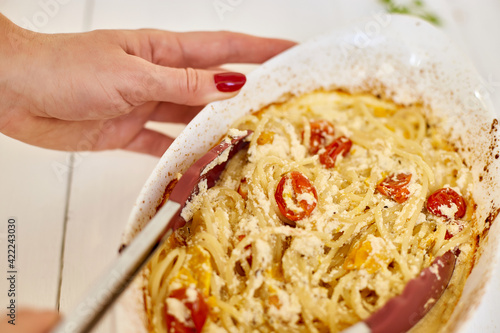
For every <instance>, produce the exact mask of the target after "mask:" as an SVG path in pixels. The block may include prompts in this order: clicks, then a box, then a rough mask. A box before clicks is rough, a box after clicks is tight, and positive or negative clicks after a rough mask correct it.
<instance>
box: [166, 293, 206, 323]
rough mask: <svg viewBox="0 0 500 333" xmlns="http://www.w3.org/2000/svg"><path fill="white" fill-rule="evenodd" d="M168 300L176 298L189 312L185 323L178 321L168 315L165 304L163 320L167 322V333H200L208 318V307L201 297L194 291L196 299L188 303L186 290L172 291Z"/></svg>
mask: <svg viewBox="0 0 500 333" xmlns="http://www.w3.org/2000/svg"><path fill="white" fill-rule="evenodd" d="M169 298H176V299H178V300H179V301H181V302H182V303H184V305H185V306H186V308H187V309H188V310H189V312H190V314H189V317H188V318H186V320H185V322H186V323H184V322H181V321H179V320H178V319H177V318H176V317H174V316H173V315H171V314H169V313H168V305H167V304H165V319H166V322H167V331H168V332H174V333H200V332H201V330H202V329H203V325H205V321H206V320H207V316H208V305H207V303H206V302H205V299H204V298H203V295H202V294H201V293H200V292H199V291H198V290H196V299H195V300H194V301H190V300H189V297H188V295H187V288H180V289H176V290H173V291H172V292H171V293H170V296H169Z"/></svg>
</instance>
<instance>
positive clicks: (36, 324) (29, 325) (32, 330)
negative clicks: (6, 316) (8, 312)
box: [0, 310, 59, 333]
mask: <svg viewBox="0 0 500 333" xmlns="http://www.w3.org/2000/svg"><path fill="white" fill-rule="evenodd" d="M58 321H59V314H58V313H57V312H55V311H33V310H20V311H19V312H18V313H17V316H16V320H15V325H11V324H9V323H7V321H6V320H5V321H4V320H2V322H1V323H0V332H4V333H17V332H19V333H21V332H22V333H49V332H50V330H51V328H53V327H54V326H55V325H56V324H57V322H58Z"/></svg>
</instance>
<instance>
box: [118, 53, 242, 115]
mask: <svg viewBox="0 0 500 333" xmlns="http://www.w3.org/2000/svg"><path fill="white" fill-rule="evenodd" d="M133 75H135V76H136V79H135V80H134V81H135V82H134V84H133V85H130V86H129V87H128V88H125V91H122V92H121V96H122V97H123V98H124V99H125V100H126V101H127V102H128V103H130V104H132V105H141V104H143V103H146V102H149V101H159V102H171V103H175V104H184V105H190V106H194V105H205V104H208V103H211V102H214V101H218V100H222V99H227V98H230V97H233V96H235V95H236V94H237V93H238V92H239V90H240V89H241V88H242V87H243V85H244V84H245V82H246V77H245V75H243V74H240V73H232V72H225V73H221V72H217V71H209V70H202V69H193V68H172V67H163V66H159V65H154V64H151V63H149V62H147V61H142V62H141V64H139V65H138V66H137V68H136V70H135V74H133ZM136 82H137V83H138V84H137V83H136Z"/></svg>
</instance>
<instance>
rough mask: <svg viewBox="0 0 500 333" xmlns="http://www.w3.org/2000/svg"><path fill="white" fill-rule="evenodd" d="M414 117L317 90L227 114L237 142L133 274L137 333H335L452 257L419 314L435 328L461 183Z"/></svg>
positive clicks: (469, 219) (468, 225) (467, 230)
mask: <svg viewBox="0 0 500 333" xmlns="http://www.w3.org/2000/svg"><path fill="white" fill-rule="evenodd" d="M424 111H425V108H424V107H423V106H420V105H411V106H401V105H397V104H394V103H392V102H390V101H387V100H384V99H383V98H380V97H377V96H372V95H368V94H356V95H352V94H348V93H345V92H340V91H334V92H328V91H316V92H313V93H309V94H306V95H303V96H299V97H291V98H289V99H288V100H287V101H286V102H283V103H277V104H273V105H270V106H267V107H265V108H264V109H262V110H260V111H258V112H255V113H253V114H249V115H247V116H245V117H243V118H241V119H239V120H238V121H237V122H236V123H235V124H234V125H233V129H232V130H230V133H233V134H234V133H238V131H241V130H247V129H249V130H252V131H253V134H252V136H251V137H250V143H249V145H248V148H247V149H245V150H242V151H239V152H238V153H237V154H236V155H235V156H234V157H233V158H232V159H231V160H230V161H229V162H228V164H227V166H226V169H225V171H224V172H223V174H222V175H221V178H220V180H219V182H218V183H217V184H216V185H215V186H214V187H212V188H210V189H205V190H202V191H200V193H199V194H198V195H197V196H196V197H195V198H194V199H193V200H192V202H191V203H190V205H189V207H190V208H189V209H190V211H189V212H185V211H183V214H184V216H183V217H185V219H186V220H190V222H189V223H187V224H186V225H185V226H184V227H182V228H180V229H178V230H176V231H175V232H174V233H173V234H172V236H171V237H170V238H169V239H168V241H166V242H165V243H164V244H163V245H162V248H161V249H160V250H159V251H158V252H157V254H156V255H155V257H154V258H153V259H152V260H151V261H150V263H149V264H148V268H147V270H146V272H145V273H144V274H145V277H146V281H147V283H146V285H145V287H144V296H145V304H146V311H147V316H148V321H149V323H148V325H149V330H150V331H151V332H156V333H164V332H176V333H177V332H340V331H342V330H343V329H346V328H348V327H350V326H352V325H353V324H355V323H357V322H359V321H361V320H364V319H366V318H368V317H369V316H370V314H372V313H373V312H374V311H376V310H377V309H380V308H381V307H382V306H383V305H384V304H385V303H386V302H387V301H388V300H390V299H391V298H392V297H394V296H397V295H399V294H401V293H402V291H403V289H404V287H405V285H406V284H407V283H408V281H410V280H411V279H413V278H415V277H417V276H418V275H419V274H420V272H421V271H422V270H423V269H425V268H427V267H429V266H430V265H431V263H432V262H433V261H434V260H435V258H436V257H438V256H441V255H443V254H444V253H446V252H448V251H452V252H453V253H454V254H455V255H456V256H457V264H456V267H455V270H454V273H453V276H452V279H451V281H450V284H449V286H448V288H447V290H446V291H445V293H444V294H443V297H441V299H440V300H439V301H438V302H437V304H436V306H435V307H434V308H433V309H432V311H431V312H430V313H429V314H428V315H427V316H426V317H425V318H424V319H423V321H426V322H427V325H428V326H427V327H435V328H436V329H437V328H439V327H442V325H443V324H444V323H445V322H446V320H447V319H448V318H449V316H450V315H451V312H452V310H453V307H454V306H455V304H456V302H457V301H458V298H459V296H460V294H461V291H462V288H463V284H464V282H465V279H466V277H467V275H468V273H469V271H470V269H471V266H470V265H471V264H470V262H472V260H471V258H472V256H473V254H474V251H475V242H474V239H475V231H474V230H475V228H474V220H473V213H474V203H473V201H472V198H471V190H472V177H471V174H470V171H469V169H468V168H467V167H466V166H465V165H464V163H463V162H462V158H461V157H460V156H459V154H458V153H457V152H456V151H455V150H454V148H453V146H452V145H450V144H449V143H448V142H447V141H446V138H445V137H444V136H443V135H442V134H441V133H440V131H439V129H438V127H437V126H436V123H433V122H432V121H433V120H432V119H430V118H428V117H426V116H425V114H427V113H426V112H424ZM186 207H187V206H186ZM432 301H435V300H432ZM416 329H417V330H418V327H416Z"/></svg>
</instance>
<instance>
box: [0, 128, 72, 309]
mask: <svg viewBox="0 0 500 333" xmlns="http://www.w3.org/2000/svg"><path fill="white" fill-rule="evenodd" d="M0 156H1V159H0V212H1V214H0V220H1V222H0V233H2V234H3V236H4V237H2V238H1V243H2V245H1V248H2V251H0V267H1V270H2V272H6V264H7V255H6V249H7V245H6V243H5V241H6V237H5V236H6V232H7V219H8V217H10V216H13V217H15V218H16V220H17V237H16V239H17V241H16V245H17V251H16V254H17V265H16V267H17V271H18V279H17V291H18V293H17V296H18V297H17V302H18V306H21V307H26V306H28V307H31V306H33V307H45V308H53V309H55V308H56V305H57V290H58V287H59V267H60V254H61V240H62V230H63V221H64V208H65V204H66V192H67V188H66V187H67V174H61V173H59V172H57V173H56V172H55V169H54V166H55V165H58V164H60V165H67V164H66V163H67V157H68V156H69V154H67V153H61V152H55V151H48V150H44V149H40V148H36V147H32V146H28V145H26V144H24V143H21V142H18V141H15V140H13V139H10V138H8V137H5V136H3V135H0ZM6 283H7V281H6V279H0V290H2V291H5V290H7V288H6ZM0 295H1V296H0V298H1V299H2V301H1V304H7V303H6V302H5V301H4V300H6V299H7V294H6V292H2V293H0Z"/></svg>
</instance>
